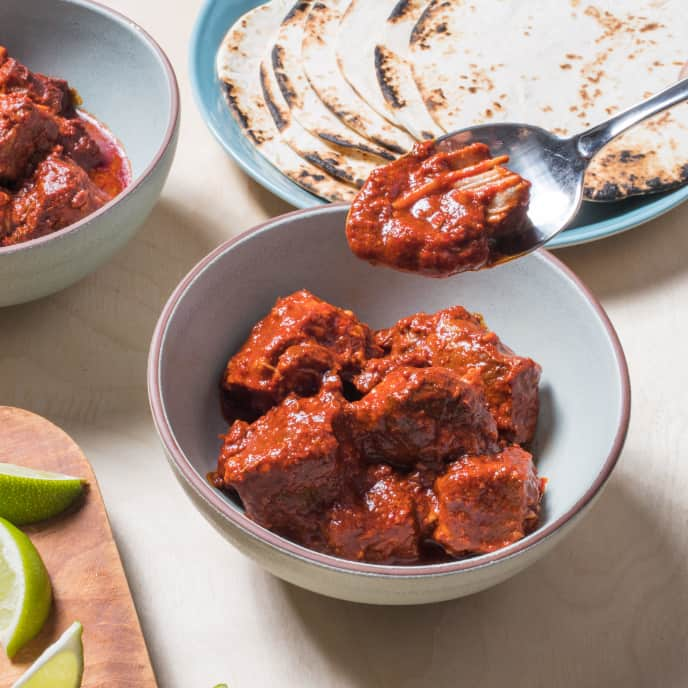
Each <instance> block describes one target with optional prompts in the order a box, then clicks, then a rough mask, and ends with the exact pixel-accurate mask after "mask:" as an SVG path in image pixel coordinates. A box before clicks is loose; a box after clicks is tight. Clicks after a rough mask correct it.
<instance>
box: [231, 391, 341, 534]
mask: <svg viewBox="0 0 688 688" xmlns="http://www.w3.org/2000/svg"><path fill="white" fill-rule="evenodd" d="M337 388H338V384H337V382H336V380H335V381H332V380H330V381H329V382H326V383H325V385H324V386H323V389H322V390H321V391H320V393H319V394H318V395H317V396H314V397H305V398H304V397H297V396H296V395H290V396H288V397H287V398H286V399H285V400H284V401H282V403H281V404H279V405H278V406H275V407H274V408H272V409H270V410H269V411H268V412H267V413H266V414H265V415H264V416H263V417H262V418H260V419H258V420H257V421H255V423H253V424H251V425H249V424H247V423H245V422H244V421H236V423H235V424H234V425H233V426H232V428H231V429H230V431H229V433H228V434H227V435H226V436H225V441H224V444H223V447H222V450H221V453H220V460H219V465H218V476H219V477H220V478H221V480H222V481H223V482H224V485H225V486H226V487H230V488H232V489H234V490H236V492H237V493H238V495H239V497H240V498H241V501H242V502H243V504H244V507H245V509H246V513H247V515H248V516H249V517H250V518H252V519H253V520H255V521H256V522H257V523H259V524H261V525H262V526H264V527H266V528H270V529H272V530H275V531H276V532H278V533H280V534H282V535H285V536H287V537H290V538H292V539H293V540H296V541H297V542H300V543H302V544H305V545H308V546H318V544H317V543H318V541H319V539H320V524H321V518H322V516H321V512H322V511H324V510H326V509H327V508H328V507H329V506H330V505H331V504H332V503H333V502H334V501H335V499H337V497H338V496H339V495H340V492H341V488H342V480H343V477H342V470H343V465H344V464H346V463H347V461H348V458H347V455H346V451H345V449H340V446H339V442H338V441H337V438H336V437H335V434H334V431H333V429H332V422H333V419H334V417H335V416H336V415H337V414H338V413H339V411H340V409H341V406H342V403H343V402H344V400H343V398H342V397H341V395H340V394H339V392H338V389H337Z"/></svg>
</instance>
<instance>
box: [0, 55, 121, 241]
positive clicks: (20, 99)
mask: <svg viewBox="0 0 688 688" xmlns="http://www.w3.org/2000/svg"><path fill="white" fill-rule="evenodd" d="M76 99H77V96H76V95H75V94H73V93H72V91H71V90H70V88H69V86H68V85H67V82H66V81H63V80H62V79H54V78H52V77H47V76H44V75H42V74H34V73H33V72H31V71H30V70H29V69H28V68H27V67H25V66H24V65H22V64H21V63H20V62H17V60H15V59H14V58H11V57H9V56H8V55H7V50H6V49H5V48H3V47H2V46H0V194H2V197H0V247H2V246H8V245H11V244H17V243H20V242H23V241H28V240H30V239H35V238H37V237H41V236H44V235H45V234H50V233H52V232H55V231H57V230H60V229H63V228H64V227H67V226H68V225H70V224H73V223H74V222H77V221H79V220H81V219H83V218H84V217H86V216H87V215H90V214H91V213H92V212H94V211H95V210H97V209H98V208H100V207H101V206H102V205H104V204H105V203H106V202H107V201H109V200H110V199H111V198H114V197H115V196H116V195H117V194H119V193H120V192H121V191H122V190H123V189H124V187H125V186H126V185H127V184H128V183H129V181H130V177H129V174H130V169H129V165H128V161H127V160H126V158H125V157H124V155H123V153H122V151H121V148H120V147H119V146H118V145H117V143H116V141H115V139H114V138H113V137H111V135H110V134H109V132H107V130H105V128H104V127H103V126H102V125H100V124H99V123H97V122H96V120H95V119H94V118H92V117H90V116H86V115H82V113H77V111H76V109H75V102H76Z"/></svg>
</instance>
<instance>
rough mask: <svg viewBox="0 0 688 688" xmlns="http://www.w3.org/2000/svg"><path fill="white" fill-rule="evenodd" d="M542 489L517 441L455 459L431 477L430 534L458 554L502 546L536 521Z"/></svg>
mask: <svg viewBox="0 0 688 688" xmlns="http://www.w3.org/2000/svg"><path fill="white" fill-rule="evenodd" d="M543 489H544V482H543V481H541V480H540V479H539V478H538V475H537V471H536V470H535V466H534V464H533V457H532V456H531V455H530V454H529V453H528V452H527V451H524V450H523V449H521V448H520V447H516V446H512V447H507V448H506V449H504V450H503V451H502V452H501V453H500V454H497V455H493V456H469V457H465V458H463V459H460V460H459V461H455V462H454V463H452V464H450V466H449V468H448V469H447V471H446V472H445V473H444V475H442V476H440V477H438V478H437V480H435V486H434V491H435V495H436V497H437V522H436V526H435V530H434V533H433V535H432V538H433V540H435V541H436V542H437V543H438V544H440V545H441V546H442V547H443V548H444V549H445V550H446V551H447V552H448V553H449V554H451V555H452V556H456V557H458V556H462V555H465V554H485V553H487V552H492V551H494V550H496V549H499V548H500V547H505V546H506V545H509V544H511V543H512V542H516V541H517V540H520V539H521V538H522V537H524V536H525V535H526V534H527V533H528V532H530V531H531V530H532V529H533V528H534V527H535V526H536V525H537V520H538V516H539V513H540V500H541V498H542V492H543Z"/></svg>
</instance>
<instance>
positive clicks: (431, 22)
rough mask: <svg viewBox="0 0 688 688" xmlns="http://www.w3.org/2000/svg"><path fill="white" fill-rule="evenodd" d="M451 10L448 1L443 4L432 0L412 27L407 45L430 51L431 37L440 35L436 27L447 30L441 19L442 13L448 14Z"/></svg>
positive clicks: (444, 22) (445, 23) (444, 0)
mask: <svg viewBox="0 0 688 688" xmlns="http://www.w3.org/2000/svg"><path fill="white" fill-rule="evenodd" d="M451 9H452V3H451V2H450V1H449V0H443V2H438V1H437V0H433V1H432V2H431V3H430V4H429V5H428V6H427V7H426V8H425V11H424V12H423V14H421V16H420V19H419V20H418V22H417V23H416V25H415V26H414V27H413V31H412V32H411V38H410V39H409V45H418V47H420V49H421V50H430V48H431V47H432V39H433V37H434V36H435V35H436V34H437V33H442V32H441V31H438V27H439V26H444V28H445V30H446V28H447V22H446V21H443V20H442V19H441V17H442V15H443V13H445V12H447V13H450V12H451Z"/></svg>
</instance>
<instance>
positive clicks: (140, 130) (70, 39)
mask: <svg viewBox="0 0 688 688" xmlns="http://www.w3.org/2000/svg"><path fill="white" fill-rule="evenodd" d="M0 45H4V46H5V47H7V49H8V52H9V54H10V55H11V56H12V57H16V58H17V59H19V60H20V61H21V62H23V63H24V64H26V65H27V66H28V67H29V68H30V69H32V70H34V71H37V72H42V73H45V74H50V75H52V76H57V77H60V78H64V79H67V80H68V81H69V83H70V85H71V86H72V87H74V88H76V89H77V91H78V92H79V95H80V96H81V97H82V99H83V107H84V109H85V110H87V111H89V112H90V113H92V114H93V115H95V116H96V117H97V118H98V119H99V120H100V121H102V122H104V123H105V124H106V125H107V126H108V128H109V129H110V131H112V132H113V133H114V135H115V136H116V137H117V138H118V139H119V141H120V142H121V143H122V145H123V146H124V149H125V152H126V153H127V156H128V157H129V159H130V161H131V166H132V177H133V179H132V183H131V184H130V186H129V187H127V188H126V189H125V190H124V191H123V192H122V193H121V194H120V195H119V196H117V197H116V198H114V199H113V200H112V201H110V202H109V203H107V204H106V205H105V206H103V207H102V208H100V209H99V210H98V211H97V212H95V213H93V214H92V215H89V216H88V217H86V218H84V219H83V220H81V221H80V222H77V223H75V224H73V225H70V226H69V227H65V228H64V229H62V230H60V231H58V232H55V233H53V234H49V235H47V236H44V237H40V238H38V239H34V240H32V241H27V242H25V243H22V244H17V245H15V246H8V247H0V306H9V305H12V304H17V303H22V302H24V301H30V300H32V299H37V298H39V297H41V296H46V295H47V294H52V293H54V292H56V291H59V290H60V289H64V288H65V287H67V286H69V285H70V284H73V283H74V282H76V281H77V280H79V279H81V278H82V277H84V276H85V275H87V274H89V273H90V272H93V271H94V270H95V269H96V268H98V267H99V266H100V265H101V264H102V263H104V262H105V261H106V260H107V259H108V258H110V256H112V254H113V253H115V252H116V251H117V250H119V249H120V248H121V247H123V246H124V245H125V244H126V243H127V241H129V239H131V237H132V236H133V235H134V233H135V232H136V231H137V230H138V228H139V227H140V226H141V225H142V224H143V222H144V221H145V219H146V218H147V217H148V214H149V213H150V211H151V210H152V208H153V206H154V205H155V203H156V202H157V200H158V197H159V196H160V192H161V190H162V187H163V184H164V182H165V179H166V178H167V174H168V172H169V170H170V166H171V165H172V160H173V158H174V153H175V149H176V144H177V132H178V128H179V93H178V89H177V81H176V78H175V75H174V71H173V70H172V67H171V65H170V63H169V60H168V59H167V57H166V56H165V54H164V53H163V51H162V50H161V49H160V47H159V46H158V44H157V43H156V42H155V41H154V40H153V39H152V38H151V37H150V36H149V35H148V34H147V33H146V32H145V31H143V29H141V28H140V27H139V26H137V25H136V24H134V23H133V22H132V21H130V20H129V19H127V18H126V17H124V16H122V15H121V14H118V13H117V12H114V11H113V10H110V9H108V8H106V7H104V6H103V5H100V4H98V3H96V2H91V0H3V2H2V5H1V6H0Z"/></svg>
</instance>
